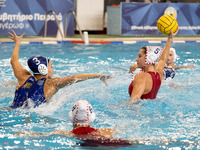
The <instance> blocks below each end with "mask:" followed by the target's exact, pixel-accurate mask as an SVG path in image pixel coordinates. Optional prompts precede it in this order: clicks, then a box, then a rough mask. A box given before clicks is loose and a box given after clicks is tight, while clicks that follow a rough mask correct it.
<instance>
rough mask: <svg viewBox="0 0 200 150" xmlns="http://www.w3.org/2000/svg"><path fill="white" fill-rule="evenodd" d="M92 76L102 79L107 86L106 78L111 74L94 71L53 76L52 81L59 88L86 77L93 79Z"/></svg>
mask: <svg viewBox="0 0 200 150" xmlns="http://www.w3.org/2000/svg"><path fill="white" fill-rule="evenodd" d="M93 78H100V80H102V81H103V82H104V83H105V84H106V86H107V83H106V79H109V78H112V76H110V75H105V74H96V73H95V74H77V75H73V76H69V77H64V78H54V79H53V82H54V84H55V86H56V87H57V88H58V89H59V88H62V87H65V86H67V85H70V84H73V83H76V82H80V81H84V80H87V79H93Z"/></svg>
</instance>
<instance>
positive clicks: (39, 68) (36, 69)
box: [27, 56, 48, 75]
mask: <svg viewBox="0 0 200 150" xmlns="http://www.w3.org/2000/svg"><path fill="white" fill-rule="evenodd" d="M27 63H28V66H29V68H30V69H31V71H32V72H33V74H42V75H47V73H48V59H47V58H46V57H43V56H33V57H31V58H29V59H28V61H27Z"/></svg>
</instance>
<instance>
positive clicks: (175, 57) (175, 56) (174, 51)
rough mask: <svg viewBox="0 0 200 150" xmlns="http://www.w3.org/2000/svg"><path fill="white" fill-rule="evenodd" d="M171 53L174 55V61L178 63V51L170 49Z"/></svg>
mask: <svg viewBox="0 0 200 150" xmlns="http://www.w3.org/2000/svg"><path fill="white" fill-rule="evenodd" d="M170 51H172V52H173V53H174V61H176V59H177V55H176V50H175V48H172V47H171V48H170Z"/></svg>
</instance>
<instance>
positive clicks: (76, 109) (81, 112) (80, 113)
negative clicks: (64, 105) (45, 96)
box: [69, 100, 95, 126]
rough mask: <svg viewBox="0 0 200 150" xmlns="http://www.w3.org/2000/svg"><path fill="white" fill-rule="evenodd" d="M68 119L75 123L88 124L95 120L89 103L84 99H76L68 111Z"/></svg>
mask: <svg viewBox="0 0 200 150" xmlns="http://www.w3.org/2000/svg"><path fill="white" fill-rule="evenodd" d="M69 119H70V120H71V122H73V124H75V125H78V124H79V125H86V126H87V125H90V124H91V123H93V121H94V120H95V113H94V111H93V108H92V106H91V104H90V103H89V102H88V101H86V100H79V101H77V102H76V103H75V104H74V105H73V107H72V110H71V111H70V112H69Z"/></svg>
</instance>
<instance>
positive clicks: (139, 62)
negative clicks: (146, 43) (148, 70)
mask: <svg viewBox="0 0 200 150" xmlns="http://www.w3.org/2000/svg"><path fill="white" fill-rule="evenodd" d="M145 57H146V54H145V50H144V49H140V51H139V53H138V57H137V58H136V61H137V65H138V68H143V67H144V63H145Z"/></svg>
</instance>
